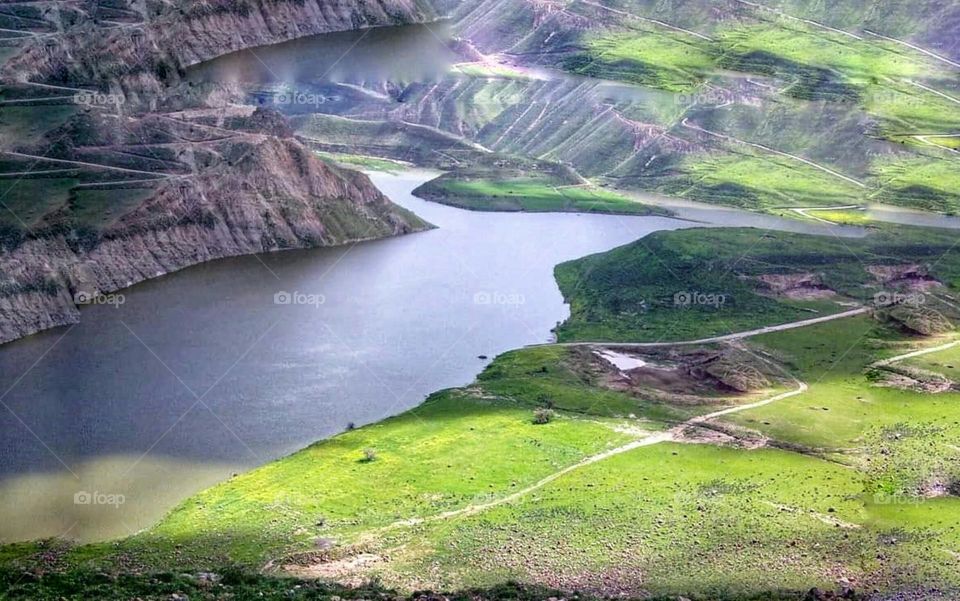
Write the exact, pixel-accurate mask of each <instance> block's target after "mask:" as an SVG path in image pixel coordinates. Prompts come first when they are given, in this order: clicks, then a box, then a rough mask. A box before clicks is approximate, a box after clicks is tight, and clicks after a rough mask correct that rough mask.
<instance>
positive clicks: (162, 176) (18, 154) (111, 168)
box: [0, 150, 173, 179]
mask: <svg viewBox="0 0 960 601" xmlns="http://www.w3.org/2000/svg"><path fill="white" fill-rule="evenodd" d="M0 154H6V155H10V156H15V157H21V158H25V159H33V160H35V161H37V162H40V161H45V162H48V163H62V164H65V165H80V166H82V167H92V168H94V169H106V170H108V171H120V172H122V173H136V174H139V175H151V176H154V177H156V179H167V178H170V177H173V176H171V175H165V174H162V173H161V174H158V173H154V172H152V171H142V170H140V169H127V168H126V167H114V166H112V165H101V164H99V163H87V162H84V161H69V160H66V159H52V158H50V157H41V156H37V155H34V154H24V153H22V152H13V151H10V150H0Z"/></svg>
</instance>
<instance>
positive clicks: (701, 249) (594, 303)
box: [556, 227, 960, 341]
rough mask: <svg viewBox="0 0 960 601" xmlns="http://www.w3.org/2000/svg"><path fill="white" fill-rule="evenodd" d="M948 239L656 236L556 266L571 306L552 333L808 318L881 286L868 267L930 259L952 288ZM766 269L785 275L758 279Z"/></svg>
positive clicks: (676, 334)
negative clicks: (565, 318) (763, 280)
mask: <svg viewBox="0 0 960 601" xmlns="http://www.w3.org/2000/svg"><path fill="white" fill-rule="evenodd" d="M950 238H951V234H949V233H948V232H945V231H942V232H937V233H932V232H931V231H924V230H919V229H914V228H906V227H901V228H889V227H887V228H884V229H882V230H880V231H878V232H875V233H873V234H872V235H870V236H868V237H867V238H866V239H863V240H839V239H834V238H822V237H817V236H808V235H800V234H785V233H770V232H763V231H761V230H755V229H737V230H702V229H693V230H685V231H680V232H672V233H670V234H665V233H658V234H654V235H652V236H649V237H647V238H645V239H643V240H640V241H638V242H635V243H633V244H629V245H626V246H623V247H620V248H618V249H614V250H612V251H610V252H608V253H603V254H600V255H594V256H592V257H586V258H584V259H579V260H576V261H571V262H568V263H563V264H561V265H559V266H557V268H556V275H557V281H558V282H559V284H560V289H561V291H562V292H563V294H564V297H565V298H566V299H567V301H568V302H569V303H570V305H571V309H570V310H571V316H570V318H569V319H568V320H567V321H566V322H564V323H563V324H562V325H561V326H560V327H559V329H558V330H557V333H558V336H559V338H560V340H563V341H571V340H619V341H659V340H684V339H692V338H698V337H703V336H708V335H719V334H728V333H731V332H737V331H742V330H749V329H752V328H756V327H759V326H763V325H770V324H776V323H784V322H788V321H795V320H799V319H803V318H810V317H815V316H816V315H824V314H828V313H831V312H839V311H841V310H842V309H843V308H844V307H845V306H846V307H847V308H849V303H853V304H858V303H869V302H871V300H872V297H873V295H875V294H876V293H877V292H878V291H883V289H884V286H883V285H882V284H881V283H880V282H878V281H877V280H876V279H875V278H874V276H873V275H871V274H870V273H868V271H867V267H868V266H870V265H874V264H877V265H885V264H890V263H894V264H898V263H899V264H904V263H913V262H916V261H921V262H922V261H926V260H928V257H929V258H930V259H929V260H930V261H931V264H932V265H933V266H934V268H935V272H936V275H937V277H939V278H940V279H941V281H943V282H945V283H947V284H950V285H956V281H957V277H958V275H960V271H958V269H960V255H957V253H956V252H954V250H953V249H952V243H951V242H949V240H950ZM933 261H936V263H935V264H934V263H933ZM770 276H773V277H774V278H775V279H783V280H782V282H780V283H779V284H778V283H776V282H775V283H773V284H769V282H768V284H769V285H765V283H764V282H762V281H761V280H760V279H759V278H761V277H764V278H768V277H770ZM791 278H794V279H793V280H792V282H793V283H789V282H791ZM776 286H780V288H777V287H776ZM840 302H845V303H848V304H847V305H841V304H839V303H840Z"/></svg>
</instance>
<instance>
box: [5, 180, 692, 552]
mask: <svg viewBox="0 0 960 601" xmlns="http://www.w3.org/2000/svg"><path fill="white" fill-rule="evenodd" d="M431 176H432V175H431V174H427V173H423V172H415V173H408V174H405V175H382V174H380V175H374V176H373V178H374V181H375V183H376V184H377V185H378V186H379V187H380V188H381V189H382V190H383V191H384V192H386V193H387V194H388V196H390V197H391V198H392V199H394V200H395V201H397V202H398V203H399V204H402V205H403V206H405V207H407V208H409V209H412V210H413V211H415V212H416V213H418V214H419V215H420V216H422V217H423V218H425V219H427V220H428V221H430V222H431V223H433V224H435V225H437V226H438V227H437V229H435V230H431V231H427V232H423V233H419V234H414V235H409V236H404V237H400V238H394V239H389V240H381V241H376V242H365V243H361V244H356V245H352V246H345V247H340V248H326V249H317V250H307V251H290V252H283V253H275V254H270V255H263V256H259V257H252V256H247V257H237V258H233V259H227V260H222V261H216V262H212V263H207V264H204V265H199V266H196V267H192V268H190V269H186V270H183V271H181V272H178V273H174V274H170V275H167V276H164V277H160V278H157V279H155V280H151V281H149V282H145V283H143V284H140V285H137V286H134V287H132V288H130V289H128V290H124V291H122V294H123V297H124V303H123V304H122V305H120V306H111V305H99V306H91V307H85V308H84V309H83V312H82V320H81V323H80V324H78V325H76V326H74V327H72V328H59V329H57V330H52V331H48V332H44V333H42V334H39V335H37V336H32V337H30V338H27V339H24V340H20V341H17V342H14V343H12V344H8V345H4V346H3V347H0V382H2V383H3V390H4V391H7V390H8V389H9V391H8V392H7V393H6V395H5V396H4V397H3V403H4V404H5V405H6V406H7V408H6V409H3V410H2V413H0V432H2V442H0V457H2V462H3V463H2V464H0V540H2V541H5V542H9V541H13V540H20V539H26V538H35V537H40V536H65V537H67V538H77V539H81V540H91V539H102V538H110V537H117V536H122V535H125V534H129V533H131V532H133V531H136V530H138V529H141V528H144V527H146V526H148V525H149V524H150V523H152V522H154V521H156V520H157V519H158V518H159V517H161V516H162V514H163V513H164V512H165V511H167V510H169V509H170V508H171V507H172V506H173V505H174V504H176V503H177V502H178V501H179V500H181V499H183V498H184V497H186V496H187V495H189V494H191V493H193V492H195V491H197V490H200V489H202V488H204V487H206V486H209V485H211V484H213V483H215V482H217V481H219V480H222V479H224V478H227V477H229V476H230V474H231V473H233V472H236V471H240V470H243V469H249V468H250V467H252V466H255V465H259V464H262V463H264V462H267V461H269V460H271V459H274V458H277V457H279V456H282V455H284V454H287V453H290V452H293V451H295V450H297V449H299V448H301V447H303V446H305V445H307V444H310V443H311V442H314V441H316V440H318V439H321V438H324V437H327V436H330V435H332V434H335V433H337V432H339V431H342V430H343V429H344V428H346V427H347V426H348V424H350V423H353V424H356V425H361V424H365V423H369V422H373V421H376V420H379V419H381V418H383V417H386V416H389V415H393V414H396V413H399V412H402V411H404V410H405V409H409V408H411V407H413V406H415V405H417V404H419V403H420V402H421V401H422V400H423V399H424V398H425V396H426V395H428V394H429V393H431V392H433V391H436V390H438V389H441V388H445V387H451V386H458V385H463V384H467V383H469V382H470V381H471V380H472V379H473V378H474V376H475V375H476V374H477V373H478V372H479V371H480V370H481V369H482V368H483V366H484V364H485V361H484V360H482V359H480V358H479V357H480V356H481V355H483V356H488V357H491V358H492V357H494V356H496V355H497V354H498V353H502V352H504V351H506V350H509V349H512V348H516V347H520V346H524V345H526V344H531V343H538V342H544V341H548V340H550V338H551V334H550V330H551V328H552V327H553V326H554V325H555V324H556V323H557V322H558V321H560V320H563V319H564V318H565V317H566V315H567V308H566V306H565V305H564V303H563V300H562V298H561V296H560V292H559V290H558V289H557V286H556V283H555V282H554V280H553V267H554V266H555V265H556V264H557V263H560V262H562V261H565V260H568V259H574V258H577V257H582V256H584V255H587V254H591V253H595V252H600V251H604V250H608V249H611V248H613V247H616V246H619V245H621V244H625V243H627V242H631V241H633V240H636V239H638V238H641V237H643V236H644V235H646V234H649V233H650V232H653V231H657V230H665V229H675V228H680V227H690V226H693V225H695V224H693V223H690V222H686V221H679V220H675V219H666V218H654V217H621V216H609V215H607V216H604V215H580V214H570V213H559V214H506V213H477V212H470V211H464V210H461V209H456V208H451V207H446V206H442V205H438V204H433V203H427V202H424V201H422V200H419V199H417V198H415V197H413V196H412V195H411V194H410V191H411V190H413V189H414V188H415V187H416V186H417V185H419V184H420V183H421V182H423V181H425V180H426V179H427V178H429V177H431ZM0 394H2V392H0Z"/></svg>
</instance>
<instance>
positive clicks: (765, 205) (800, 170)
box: [258, 0, 960, 215]
mask: <svg viewBox="0 0 960 601" xmlns="http://www.w3.org/2000/svg"><path fill="white" fill-rule="evenodd" d="M927 4H928V5H925V6H924V7H921V8H918V9H917V10H916V11H906V10H904V9H903V8H902V6H899V5H897V6H893V4H892V3H889V2H884V1H874V2H866V3H857V4H856V5H855V6H844V7H843V8H842V9H838V10H837V11H835V12H836V13H837V14H831V15H830V18H829V19H826V18H825V16H824V15H822V14H819V13H818V12H817V10H814V9H811V8H809V7H802V6H794V5H784V6H779V5H770V6H766V5H762V4H757V3H750V2H740V1H735V0H734V1H731V2H725V3H719V4H718V3H702V2H669V3H647V2H632V3H620V4H617V5H613V4H610V3H597V2H589V1H586V0H577V1H574V2H569V3H556V2H524V1H519V0H509V1H498V2H483V3H476V4H474V3H460V4H456V5H453V4H451V5H445V4H443V3H439V8H438V10H439V11H447V12H449V13H450V14H451V16H452V19H453V23H454V27H453V35H454V36H455V44H454V46H453V47H454V49H455V50H456V51H457V52H458V53H459V55H460V57H461V60H462V62H461V63H459V64H457V65H455V66H454V68H453V69H452V70H451V72H450V74H449V75H448V76H447V77H446V78H441V79H440V80H438V81H430V82H422V81H420V82H414V83H407V82H382V81H369V82H363V83H362V84H361V86H360V88H359V90H361V91H358V88H357V87H356V86H353V87H352V88H351V89H350V90H349V91H347V90H345V89H344V88H343V87H341V86H338V85H336V84H335V83H328V84H316V85H317V87H311V85H307V86H301V87H300V89H301V90H306V91H311V92H318V93H326V94H328V96H340V97H341V98H342V99H343V100H344V101H343V102H339V103H338V102H332V103H329V104H326V105H324V106H322V107H317V108H316V110H315V111H313V112H319V113H324V114H335V115H339V116H343V117H348V118H350V119H352V120H355V121H361V122H363V124H354V125H355V127H353V128H352V129H354V130H356V131H355V132H353V133H352V134H351V135H352V136H354V137H355V139H356V142H357V144H358V145H359V147H360V148H364V149H365V150H364V151H365V152H371V153H381V154H390V155H396V151H394V150H384V149H382V148H381V149H377V147H376V145H375V144H373V143H372V140H373V138H372V137H369V138H365V137H364V136H365V134H362V133H358V132H360V130H362V129H364V128H366V129H369V128H370V127H371V126H370V124H369V123H370V122H373V123H382V122H388V123H391V124H393V125H392V127H397V126H398V125H397V124H400V123H402V124H403V127H407V128H409V127H412V126H413V124H418V125H421V126H426V127H429V128H431V130H439V131H442V132H445V133H447V134H450V135H452V136H453V137H454V139H452V140H451V139H445V140H433V141H431V142H422V143H421V146H422V144H428V145H431V146H430V147H431V152H430V153H427V154H429V155H431V156H430V158H428V159H426V161H425V162H427V163H431V162H432V163H433V164H437V163H436V161H437V160H439V159H438V155H436V152H444V153H445V154H448V155H455V153H456V152H458V149H457V148H456V147H457V146H458V145H460V144H461V143H465V142H470V143H476V144H479V145H481V146H482V147H483V148H485V149H488V150H491V151H494V152H497V153H501V154H506V155H519V156H522V157H526V158H532V159H537V160H546V161H553V162H557V163H560V164H563V165H566V166H568V167H572V168H573V169H575V170H576V171H577V172H578V173H580V174H581V175H582V176H584V177H586V178H588V179H590V180H591V181H593V182H594V183H596V184H603V183H608V184H612V185H614V186H617V187H621V188H625V189H629V190H644V191H653V192H660V193H664V194H667V195H670V196H680V197H684V198H689V199H692V200H699V201H704V202H711V203H718V204H732V205H736V206H741V207H745V208H749V209H754V210H761V211H766V212H778V213H782V212H784V211H783V209H785V208H792V207H800V208H802V207H805V206H821V207H829V206H841V205H860V206H863V205H867V204H869V203H872V202H877V201H883V202H887V203H891V204H899V205H903V206H911V207H917V208H923V209H927V210H930V209H933V208H935V207H936V208H938V209H940V210H944V209H945V212H949V211H951V210H952V209H951V208H949V207H950V206H951V201H950V198H951V195H952V192H951V190H950V186H949V185H948V180H938V181H936V182H934V183H932V184H931V182H930V181H929V179H932V178H928V185H925V186H922V189H920V190H917V189H911V187H910V186H903V185H901V183H897V182H891V181H890V180H889V178H885V177H884V176H883V173H884V172H889V170H890V169H901V170H903V169H904V167H905V166H908V165H909V166H916V165H923V168H924V169H934V170H936V169H938V167H937V166H938V165H940V166H941V168H942V166H943V165H953V164H954V163H955V162H956V160H957V158H958V155H957V151H958V150H957V149H956V148H954V143H953V142H952V140H954V139H956V135H957V132H958V128H960V122H958V119H960V110H958V109H960V95H958V92H957V91H958V89H960V67H958V64H960V63H958V62H957V61H956V58H951V52H954V51H955V48H954V47H953V46H952V45H951V44H953V41H952V38H951V36H949V35H947V33H946V31H947V29H944V27H945V23H950V22H951V19H953V18H955V12H956V11H953V10H952V9H951V8H950V7H949V6H947V5H943V4H941V3H933V2H931V3H927ZM924 10H926V11H927V12H924ZM791 11H796V13H795V14H794V13H793V12H791ZM571 73H572V74H576V75H582V76H585V78H577V77H570V76H569V74H571ZM610 80H616V82H618V83H613V82H611V81H610ZM258 97H259V98H261V99H267V101H268V102H269V97H270V92H269V90H267V91H266V92H265V93H263V92H262V93H260V94H259V96H258ZM279 108H281V109H284V110H287V109H286V108H285V107H279ZM298 112H302V108H301V109H298ZM300 119H301V121H300V126H299V127H298V129H299V128H300V127H302V128H303V129H302V130H300V131H302V132H303V134H304V135H307V136H310V135H311V131H315V130H316V129H317V124H324V125H322V126H321V128H324V127H326V125H325V123H326V122H325V121H323V120H322V119H323V118H321V117H317V116H314V117H312V118H308V117H301V118H300ZM311 124H313V125H311ZM364 140H366V141H364ZM455 140H456V141H455ZM388 144H389V143H388ZM381 146H383V144H381ZM451 149H452V151H453V152H452V153H451V152H448V150H451ZM432 151H436V152H432ZM411 158H413V157H411ZM445 159H446V161H445V162H443V163H440V164H442V165H443V166H454V165H457V164H458V162H457V161H459V162H460V163H463V162H469V157H464V156H456V161H451V160H449V157H445ZM897 165H899V166H901V167H896V166H897ZM904 188H908V189H906V190H904ZM452 196H453V195H452ZM926 197H930V198H935V199H939V202H938V201H936V200H930V199H926V200H925V198H926ZM454 202H455V203H459V204H463V200H462V199H454ZM785 214H787V215H796V214H795V213H793V212H789V211H788V212H785Z"/></svg>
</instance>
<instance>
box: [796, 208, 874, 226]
mask: <svg viewBox="0 0 960 601" xmlns="http://www.w3.org/2000/svg"><path fill="white" fill-rule="evenodd" d="M859 208H861V207H860V205H843V206H840V207H803V208H793V209H790V210H791V211H793V212H794V213H796V214H798V215H801V216H803V217H806V218H807V219H813V220H815V221H819V222H821V223H828V224H830V225H836V223H834V222H833V221H830V220H829V219H823V218H822V217H817V216H816V215H810V214H809V213H807V211H846V210H850V209H859Z"/></svg>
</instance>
